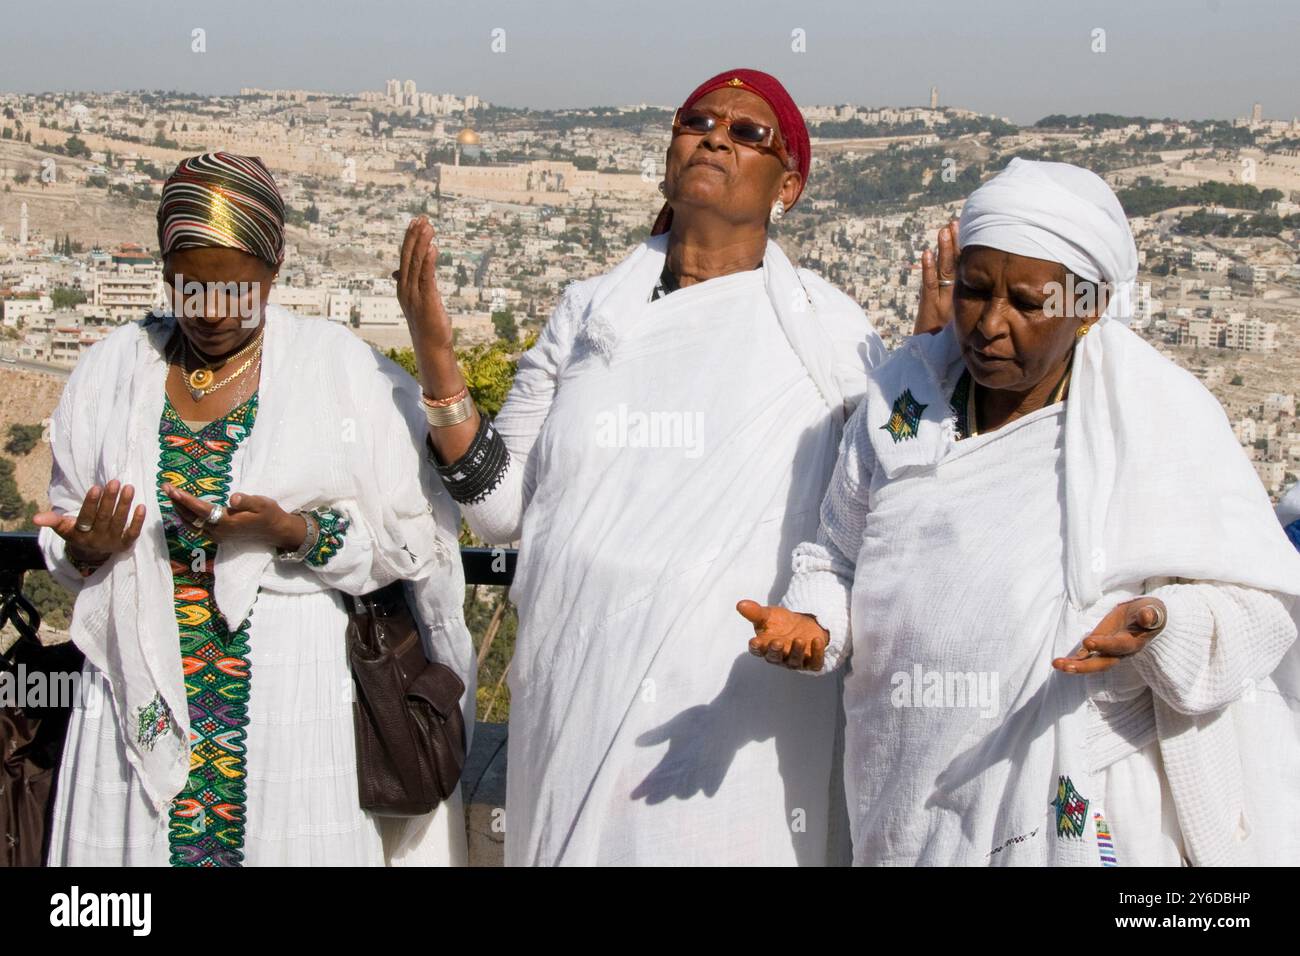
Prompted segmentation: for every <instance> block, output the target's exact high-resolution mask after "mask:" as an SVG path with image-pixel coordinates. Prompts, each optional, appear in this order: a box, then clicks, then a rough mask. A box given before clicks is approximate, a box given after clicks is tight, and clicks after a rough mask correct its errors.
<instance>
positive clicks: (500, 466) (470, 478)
mask: <svg viewBox="0 0 1300 956" xmlns="http://www.w3.org/2000/svg"><path fill="white" fill-rule="evenodd" d="M429 444H430V449H432V444H433V443H432V440H430V443H429ZM509 467H510V449H508V448H506V443H505V441H504V440H503V439H502V437H501V434H500V432H498V431H497V430H496V428H494V427H493V425H492V423H491V422H490V421H489V420H488V418H487V416H486V415H480V416H479V421H478V431H476V432H475V433H474V439H473V441H471V442H470V444H469V448H468V449H466V451H465V454H463V455H461V456H460V457H459V458H457V459H456V460H455V461H453V462H452V463H451V464H449V465H443V464H439V463H438V461H437V459H436V458H434V468H436V469H437V472H438V474H439V476H441V478H442V483H443V485H444V486H446V488H447V493H448V494H450V495H451V497H452V500H454V501H456V502H459V503H460V504H463V505H464V504H477V503H478V502H480V501H482V500H483V499H484V498H486V497H487V496H488V495H490V494H491V493H492V492H493V491H494V490H496V487H497V486H498V485H500V484H501V479H502V478H504V477H505V473H506V470H507V469H508V468H509Z"/></svg>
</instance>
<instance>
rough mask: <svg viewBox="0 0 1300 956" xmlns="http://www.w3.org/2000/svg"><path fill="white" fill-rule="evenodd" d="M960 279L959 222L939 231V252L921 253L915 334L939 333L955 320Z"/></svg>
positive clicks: (953, 222) (926, 251)
mask: <svg viewBox="0 0 1300 956" xmlns="http://www.w3.org/2000/svg"><path fill="white" fill-rule="evenodd" d="M956 279H957V220H955V219H954V220H953V221H952V222H950V223H948V224H947V225H945V226H943V227H941V228H940V229H939V251H938V254H937V255H936V254H935V253H934V252H932V251H930V250H929V249H926V250H925V252H923V253H921V301H920V304H919V305H918V306H917V309H916V325H915V326H913V328H912V334H913V335H920V334H921V333H922V332H929V333H931V334H933V333H935V332H938V331H939V330H940V329H942V328H943V327H944V326H945V325H947V324H948V323H949V322H951V321H952V318H953V311H952V288H953V283H954V282H955V281H956Z"/></svg>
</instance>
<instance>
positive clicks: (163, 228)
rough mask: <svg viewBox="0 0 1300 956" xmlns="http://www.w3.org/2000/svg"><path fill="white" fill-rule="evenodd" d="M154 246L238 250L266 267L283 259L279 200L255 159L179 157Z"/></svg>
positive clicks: (208, 155)
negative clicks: (258, 260) (257, 259)
mask: <svg viewBox="0 0 1300 956" xmlns="http://www.w3.org/2000/svg"><path fill="white" fill-rule="evenodd" d="M158 246H159V248H160V249H161V250H162V254H163V257H164V258H166V257H167V256H169V255H170V254H171V253H173V252H175V251H177V250H178V249H194V248H202V247H218V248H224V249H239V250H240V251H241V252H246V253H248V254H249V255H251V256H256V257H257V258H259V259H261V260H262V261H263V262H265V263H266V264H267V265H269V266H271V268H273V269H274V268H278V267H279V265H280V263H281V262H282V261H283V260H284V199H283V198H281V196H280V190H279V189H277V188H276V185H275V180H274V179H273V178H271V172H270V170H268V169H267V168H266V166H265V165H264V164H263V163H262V161H261V160H260V159H258V158H257V157H256V156H236V155H235V154H234V153H204V154H203V155H201V156H191V157H190V158H188V159H183V160H181V162H180V165H178V166H177V167H176V171H175V172H174V173H172V174H171V176H169V177H168V178H167V182H166V184H165V185H164V186H163V191H162V201H161V202H160V203H159V204H158Z"/></svg>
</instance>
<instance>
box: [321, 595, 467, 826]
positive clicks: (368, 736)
mask: <svg viewBox="0 0 1300 956" xmlns="http://www.w3.org/2000/svg"><path fill="white" fill-rule="evenodd" d="M344 600H345V602H346V603H347V604H349V605H350V610H349V611H348V617H349V618H350V620H349V623H348V659H349V661H350V662H351V665H352V683H353V688H354V696H353V702H352V714H353V721H354V723H355V726H356V740H357V782H358V785H359V788H360V795H361V808H362V809H363V810H368V811H370V812H371V813H373V814H375V815H377V816H383V817H414V816H420V815H422V814H425V813H429V812H431V811H432V810H433V809H434V808H435V807H436V806H437V805H438V804H439V803H441V802H442V801H443V800H446V799H447V798H448V797H450V796H451V795H452V793H453V792H454V791H455V788H456V786H457V785H458V783H459V781H460V774H461V770H462V768H463V767H464V766H465V719H464V717H463V716H462V714H461V709H460V698H461V695H462V694H464V692H465V685H464V683H463V682H462V681H461V679H460V678H459V677H458V676H456V672H455V671H453V670H452V669H451V668H449V667H447V666H446V665H445V664H438V663H432V662H430V661H429V660H428V659H427V658H426V657H425V656H424V646H423V644H422V643H421V641H420V631H419V628H418V627H417V626H416V623H415V618H414V616H413V615H412V614H411V609H410V608H409V607H408V606H407V603H406V595H405V592H404V590H403V588H402V582H401V581H395V582H393V583H392V584H390V585H388V586H387V587H383V588H380V589H379V590H378V591H372V592H370V593H369V594H365V595H362V596H361V597H353V596H348V595H344Z"/></svg>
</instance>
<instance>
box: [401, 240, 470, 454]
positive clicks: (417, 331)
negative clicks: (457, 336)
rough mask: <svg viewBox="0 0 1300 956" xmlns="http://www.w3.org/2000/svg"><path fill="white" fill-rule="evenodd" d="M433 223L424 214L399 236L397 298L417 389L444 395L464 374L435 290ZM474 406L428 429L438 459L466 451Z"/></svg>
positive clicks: (460, 384) (454, 390)
mask: <svg viewBox="0 0 1300 956" xmlns="http://www.w3.org/2000/svg"><path fill="white" fill-rule="evenodd" d="M433 238H434V236H433V225H432V224H431V223H430V222H429V220H428V218H427V217H425V216H420V217H419V218H418V219H412V220H411V224H410V225H409V226H407V227H406V238H405V239H404V240H403V241H402V260H401V265H400V267H399V268H398V270H397V271H396V272H394V273H393V278H394V279H396V280H397V301H398V303H399V304H400V305H401V306H402V314H403V315H405V316H406V326H407V328H408V329H410V331H411V347H412V349H413V350H414V351H415V364H416V366H417V367H418V368H419V372H420V388H421V389H422V390H423V392H424V394H425V395H426V396H427V397H428V398H433V399H449V398H454V397H456V396H457V395H459V394H461V392H462V390H463V389H464V388H465V377H464V376H463V375H462V374H461V371H460V363H459V362H457V360H456V350H455V348H454V347H453V336H452V330H451V317H450V316H448V315H447V310H446V309H445V308H443V305H442V296H441V295H440V294H439V292H438V280H437V266H438V247H437V246H435V245H434V244H433ZM478 426H479V417H478V410H477V409H475V410H474V412H473V414H471V415H470V417H469V418H468V419H467V420H466V421H463V422H461V423H460V424H458V425H447V426H444V427H438V428H430V429H429V435H430V438H431V439H432V441H433V447H434V451H436V452H437V454H438V458H439V459H440V460H441V461H442V462H444V463H448V462H453V461H456V460H457V459H459V458H460V457H461V456H462V455H464V454H465V452H467V451H468V450H469V446H470V443H471V442H473V440H474V435H475V434H476V433H477V432H478Z"/></svg>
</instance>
